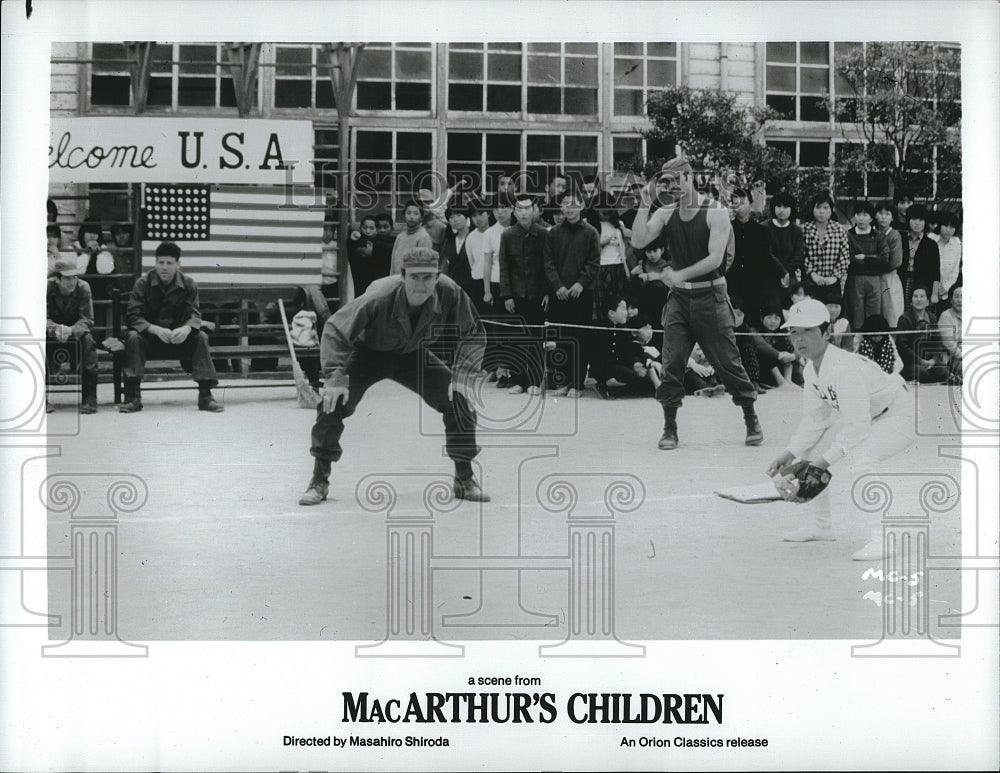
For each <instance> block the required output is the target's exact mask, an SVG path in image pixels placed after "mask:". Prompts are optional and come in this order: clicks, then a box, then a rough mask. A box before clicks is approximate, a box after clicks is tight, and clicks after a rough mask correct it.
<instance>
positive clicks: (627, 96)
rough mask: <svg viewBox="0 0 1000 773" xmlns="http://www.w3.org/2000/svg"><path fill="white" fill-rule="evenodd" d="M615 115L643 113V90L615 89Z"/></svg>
mask: <svg viewBox="0 0 1000 773" xmlns="http://www.w3.org/2000/svg"><path fill="white" fill-rule="evenodd" d="M615 115H642V90H641V89H615Z"/></svg>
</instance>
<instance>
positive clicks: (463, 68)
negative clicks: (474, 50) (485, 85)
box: [448, 53, 483, 80]
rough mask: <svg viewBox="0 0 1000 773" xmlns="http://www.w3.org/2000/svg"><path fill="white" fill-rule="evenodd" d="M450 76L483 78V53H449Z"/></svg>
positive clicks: (452, 77) (463, 78)
mask: <svg viewBox="0 0 1000 773" xmlns="http://www.w3.org/2000/svg"><path fill="white" fill-rule="evenodd" d="M448 77H449V78H451V79H454V80H481V79H482V77H483V55H482V54H455V53H452V54H449V55H448Z"/></svg>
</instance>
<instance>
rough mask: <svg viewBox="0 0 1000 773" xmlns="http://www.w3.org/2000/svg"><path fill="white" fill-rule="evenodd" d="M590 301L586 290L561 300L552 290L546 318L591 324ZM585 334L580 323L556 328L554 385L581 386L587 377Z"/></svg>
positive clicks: (591, 301)
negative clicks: (578, 295)
mask: <svg viewBox="0 0 1000 773" xmlns="http://www.w3.org/2000/svg"><path fill="white" fill-rule="evenodd" d="M593 303H594V299H593V295H592V294H591V292H590V291H589V290H584V291H583V292H582V293H580V297H579V298H567V299H566V300H565V301H560V300H559V299H558V298H556V297H555V294H553V295H550V296H549V321H550V322H557V323H558V322H565V323H567V324H571V325H585V326H590V325H592V322H591V312H592V311H593ZM587 335H588V331H587V330H585V329H582V328H579V327H564V328H560V329H559V337H558V338H557V339H556V342H557V344H556V350H555V352H554V353H553V356H552V370H553V374H552V375H553V383H554V384H555V386H557V387H564V386H565V387H570V388H572V389H583V381H584V379H585V378H586V377H587Z"/></svg>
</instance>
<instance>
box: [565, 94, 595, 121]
mask: <svg viewBox="0 0 1000 773" xmlns="http://www.w3.org/2000/svg"><path fill="white" fill-rule="evenodd" d="M564 98H565V100H566V108H565V110H564V111H563V112H564V113H565V114H566V115H595V114H596V113H597V89H566V90H565V92H564Z"/></svg>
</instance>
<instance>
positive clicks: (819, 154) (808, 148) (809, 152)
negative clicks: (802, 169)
mask: <svg viewBox="0 0 1000 773" xmlns="http://www.w3.org/2000/svg"><path fill="white" fill-rule="evenodd" d="M829 165H830V143H829V142H800V143H799V166H823V167H826V166H829Z"/></svg>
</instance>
